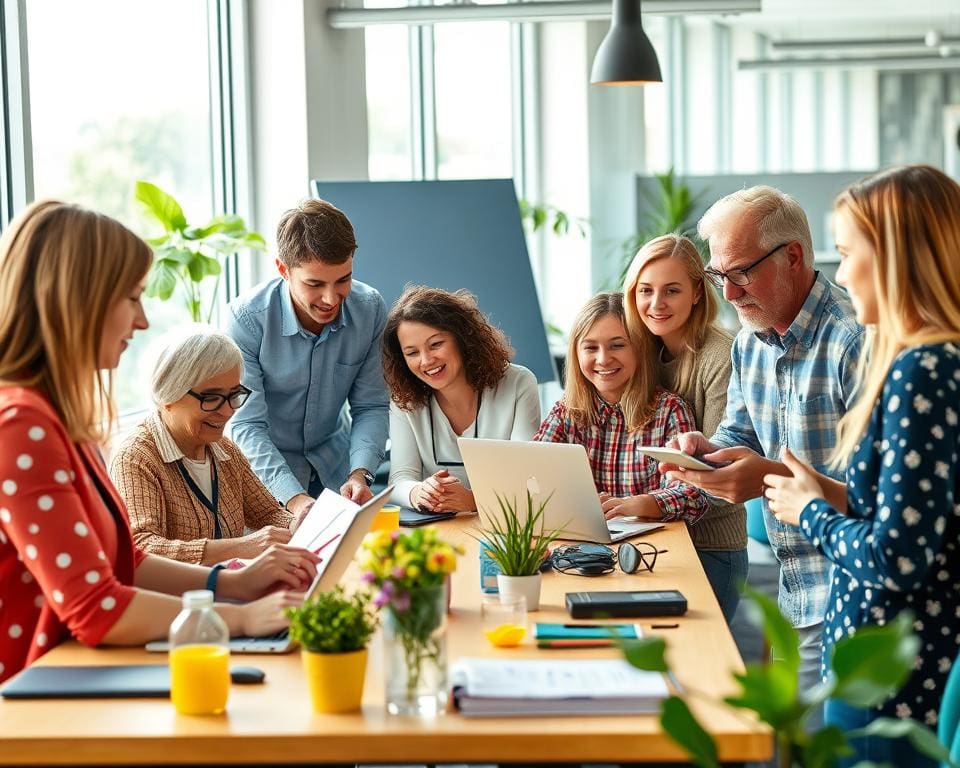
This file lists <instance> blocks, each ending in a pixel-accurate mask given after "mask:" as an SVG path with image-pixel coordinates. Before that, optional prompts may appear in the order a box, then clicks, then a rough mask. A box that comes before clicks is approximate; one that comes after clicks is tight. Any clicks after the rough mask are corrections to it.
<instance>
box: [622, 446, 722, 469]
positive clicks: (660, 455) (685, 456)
mask: <svg viewBox="0 0 960 768" xmlns="http://www.w3.org/2000/svg"><path fill="white" fill-rule="evenodd" d="M637 451H638V452H639V453H642V454H643V455H644V456H649V457H650V458H651V459H656V460H657V461H660V462H663V463H665V464H676V465H677V466H678V467H683V468H684V469H716V468H717V467H716V466H715V465H713V464H708V463H707V462H706V461H704V460H703V459H698V458H696V457H695V456H691V455H690V454H689V453H684V452H683V451H678V450H677V449H676V448H664V447H661V446H656V445H641V446H639V447H638V448H637Z"/></svg>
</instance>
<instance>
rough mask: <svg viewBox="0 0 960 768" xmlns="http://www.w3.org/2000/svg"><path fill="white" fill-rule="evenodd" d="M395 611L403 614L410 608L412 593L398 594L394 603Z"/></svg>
mask: <svg viewBox="0 0 960 768" xmlns="http://www.w3.org/2000/svg"><path fill="white" fill-rule="evenodd" d="M392 605H393V609H394V610H395V611H399V612H400V613H403V612H404V611H406V610H408V609H409V608H410V593H409V592H399V593H397V594H396V595H395V596H394V598H393V601H392Z"/></svg>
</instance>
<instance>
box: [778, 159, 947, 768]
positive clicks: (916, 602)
mask: <svg viewBox="0 0 960 768" xmlns="http://www.w3.org/2000/svg"><path fill="white" fill-rule="evenodd" d="M834 227H835V235H836V241H837V250H838V251H839V252H840V268H839V270H838V271H837V281H838V282H839V283H840V284H841V285H843V286H845V287H846V288H847V290H848V291H849V292H850V297H851V299H852V301H853V305H854V308H855V309H856V313H857V319H858V320H859V321H860V322H862V323H863V324H864V325H866V326H868V327H869V328H870V330H871V335H872V346H871V351H870V354H869V358H868V359H867V360H866V362H865V365H864V367H863V372H864V377H863V381H862V384H861V387H860V391H859V395H858V399H857V401H856V404H855V405H854V407H853V408H851V409H850V410H849V411H848V412H847V415H846V416H845V417H844V418H843V419H842V420H841V422H840V427H839V433H840V435H839V441H838V443H837V448H836V451H835V453H834V455H833V461H834V463H835V464H839V465H842V464H844V463H845V464H846V465H847V482H846V484H842V483H838V482H836V481H831V480H829V479H828V478H825V477H823V476H822V475H820V474H817V473H816V472H814V471H813V470H812V469H811V468H810V467H808V466H807V465H806V464H804V463H802V462H800V461H798V460H797V459H796V458H795V457H793V456H792V455H791V454H789V452H788V453H787V455H786V456H785V463H786V465H787V466H788V467H789V469H790V470H791V471H792V472H793V477H789V478H788V477H779V476H774V475H767V476H766V477H765V478H764V482H765V483H766V485H767V486H769V487H768V490H767V492H766V495H767V498H768V499H769V501H770V509H771V511H772V512H773V513H774V514H775V515H776V516H777V518H778V519H780V520H781V521H783V522H785V523H788V524H791V525H797V526H799V528H800V530H801V532H802V533H803V534H804V535H805V536H806V537H807V538H808V539H810V541H811V542H812V543H813V544H814V546H816V547H817V548H818V549H819V550H820V552H822V553H823V555H825V556H826V557H827V558H829V559H830V560H831V561H832V562H833V564H834V579H833V584H832V587H831V595H830V600H828V603H827V604H828V606H829V607H828V610H827V614H826V616H825V619H824V643H823V653H824V659H825V660H827V659H829V658H830V654H831V653H832V651H833V645H834V643H835V642H836V641H837V640H839V639H840V638H842V637H844V636H846V635H851V634H853V633H854V632H856V631H857V629H859V628H860V627H863V626H865V625H868V624H874V623H880V624H883V623H886V622H888V621H890V620H892V619H893V618H894V617H895V616H897V615H898V614H899V613H901V612H903V611H911V612H913V613H914V614H915V622H914V627H915V629H916V632H917V635H918V636H919V639H920V654H919V657H918V658H917V660H916V663H915V666H914V671H913V672H912V674H911V675H910V677H909V678H908V680H907V682H906V684H905V685H904V686H903V687H902V688H901V689H900V691H899V692H898V693H897V694H896V695H894V696H893V697H892V698H890V699H889V700H887V701H886V702H884V703H883V704H881V705H880V706H878V707H876V708H874V709H869V710H861V709H855V708H853V707H851V706H850V705H848V704H846V703H844V702H842V701H840V700H830V701H828V702H827V706H826V720H827V722H828V724H832V725H835V726H838V727H840V728H842V729H843V730H845V731H849V730H852V729H855V728H859V727H863V726H865V725H867V724H868V723H869V722H870V721H872V720H873V719H874V718H876V717H880V716H888V717H912V718H914V719H916V720H920V721H923V722H926V723H927V724H928V725H934V724H935V723H936V721H937V714H938V710H939V708H940V701H941V697H942V695H943V691H944V688H945V686H946V681H947V675H948V673H949V671H950V667H951V665H952V664H953V663H954V659H955V658H956V657H957V650H958V645H960V590H958V588H957V584H958V583H960V557H958V554H960V517H958V516H957V514H956V510H957V506H956V505H957V496H958V493H960V470H958V455H960V424H958V421H960V418H958V416H960V185H958V184H957V183H956V182H955V181H953V180H952V179H950V178H949V177H948V176H946V175H945V174H943V173H942V172H940V171H938V170H937V169H935V168H931V167H929V166H924V165H914V166H905V167H900V168H894V169H891V170H888V171H884V172H881V173H878V174H876V175H874V176H871V177H869V178H867V179H865V180H864V181H862V182H860V183H858V184H856V185H854V186H852V187H850V188H849V189H847V190H846V191H844V192H843V193H841V195H840V196H839V197H838V198H837V201H836V204H835V217H834ZM853 746H854V748H855V750H856V754H855V755H854V756H852V757H851V758H850V759H849V761H846V762H845V763H844V764H850V765H852V764H853V763H855V762H857V761H858V760H864V759H867V760H873V761H874V762H886V763H889V764H893V765H910V766H928V765H929V766H933V765H935V763H934V762H933V761H931V760H929V759H928V758H926V757H924V756H922V755H919V754H917V753H916V752H914V750H913V749H912V747H911V746H910V744H909V743H907V742H906V741H904V740H895V741H886V740H884V739H878V738H871V739H865V740H864V739H858V740H854V742H853Z"/></svg>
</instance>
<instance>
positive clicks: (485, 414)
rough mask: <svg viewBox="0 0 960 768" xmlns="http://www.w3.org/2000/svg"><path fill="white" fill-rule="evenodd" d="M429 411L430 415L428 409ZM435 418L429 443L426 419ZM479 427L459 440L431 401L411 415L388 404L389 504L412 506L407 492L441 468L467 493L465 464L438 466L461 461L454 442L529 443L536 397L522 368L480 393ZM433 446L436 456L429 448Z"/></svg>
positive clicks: (536, 418)
mask: <svg viewBox="0 0 960 768" xmlns="http://www.w3.org/2000/svg"><path fill="white" fill-rule="evenodd" d="M428 408H430V409H431V411H428V410H427V409H428ZM431 412H432V414H433V430H434V435H433V441H431V439H430V415H431ZM477 418H478V421H479V423H472V424H470V425H468V426H467V428H466V429H465V430H463V432H461V433H460V434H459V435H458V434H457V433H456V432H454V431H453V427H451V426H450V422H449V421H448V420H447V417H446V416H445V415H444V413H443V411H442V410H440V406H439V405H437V402H436V399H435V398H433V397H431V398H430V401H429V402H428V403H427V405H425V406H422V407H420V408H417V409H416V410H414V411H404V410H401V409H400V408H399V407H398V406H397V405H396V404H395V403H391V404H390V483H391V484H393V486H394V489H393V493H392V494H391V495H390V501H391V502H392V503H394V504H401V505H403V506H410V491H412V490H413V487H414V486H415V485H416V484H417V483H419V482H420V481H421V480H423V478H424V477H427V476H429V475H432V474H433V473H434V472H437V471H438V470H440V469H446V470H447V471H448V472H449V473H450V474H451V475H452V476H453V477H456V478H459V480H460V482H462V483H463V484H464V485H465V486H466V487H467V488H469V487H470V485H469V482H468V481H467V473H466V471H465V470H464V468H463V465H462V464H461V465H460V466H454V467H442V466H440V465H439V464H438V463H437V462H460V461H462V459H461V458H460V449H459V447H458V446H457V438H458V437H473V435H474V432H476V434H477V437H485V438H488V439H491V440H530V438H532V437H533V436H534V435H535V434H536V432H537V429H538V428H539V427H540V393H539V392H538V390H537V379H536V377H535V376H534V375H533V374H532V373H531V372H530V371H529V370H527V369H526V368H524V367H523V366H522V365H513V364H511V365H510V367H509V368H507V371H506V373H504V375H503V378H502V379H500V381H499V382H497V385H496V386H494V387H491V388H489V389H485V390H484V391H483V395H482V397H481V402H480V413H479V414H478V417H477ZM434 445H436V451H437V452H436V456H434V453H433V448H434Z"/></svg>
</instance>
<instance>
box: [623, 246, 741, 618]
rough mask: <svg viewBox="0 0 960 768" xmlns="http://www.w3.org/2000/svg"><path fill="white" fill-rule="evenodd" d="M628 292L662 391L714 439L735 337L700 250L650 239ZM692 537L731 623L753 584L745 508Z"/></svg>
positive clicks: (708, 517)
mask: <svg viewBox="0 0 960 768" xmlns="http://www.w3.org/2000/svg"><path fill="white" fill-rule="evenodd" d="M623 294H624V304H625V309H626V316H627V326H628V327H629V329H630V331H631V333H636V334H641V335H646V336H647V337H648V338H651V337H652V342H653V344H654V347H655V348H656V349H657V350H658V351H659V361H660V370H659V375H660V383H661V385H662V386H663V387H664V388H666V389H668V390H670V391H671V392H675V393H676V394H678V395H679V396H680V397H682V398H683V399H684V400H685V401H686V402H687V403H689V404H690V406H691V407H692V408H693V411H694V416H695V418H696V421H697V428H698V429H699V430H700V431H701V432H703V433H704V434H707V435H710V434H713V430H714V429H716V427H717V425H718V424H719V423H720V420H721V418H722V417H723V412H724V409H725V407H726V403H727V383H728V382H729V381H730V370H731V363H730V347H731V345H732V344H733V337H732V336H731V335H730V334H728V333H727V332H726V331H724V330H722V329H721V328H719V327H718V326H717V325H716V324H715V321H716V317H717V299H716V297H715V296H714V293H713V290H712V289H711V288H710V287H709V285H708V284H707V283H706V282H705V281H704V273H703V261H702V260H701V258H700V254H699V252H698V251H697V248H696V246H695V245H694V244H693V242H692V241H691V240H690V239H689V238H686V237H683V236H682V235H664V236H663V237H658V238H656V239H654V240H651V241H650V242H649V243H647V244H646V245H644V246H643V248H641V249H640V251H639V252H638V253H637V255H636V256H635V257H634V259H633V263H632V264H631V265H630V269H629V270H628V271H627V277H626V281H625V282H624V286H623ZM690 535H691V537H692V538H693V543H694V545H695V546H696V547H697V553H698V554H699V556H700V562H701V564H702V565H703V569H704V571H706V574H707V579H708V580H709V581H710V585H711V586H712V587H713V591H714V593H715V594H716V596H717V600H718V601H719V603H720V608H721V610H722V611H723V615H724V618H726V620H727V621H728V622H729V621H730V620H731V619H732V618H733V615H734V613H735V612H736V610H737V603H738V602H739V600H740V589H739V588H740V583H741V582H743V581H744V580H745V579H746V578H747V524H746V513H745V511H744V508H743V505H742V504H729V503H727V502H723V501H714V502H713V503H712V504H711V505H710V509H709V510H708V511H707V513H706V514H705V515H704V517H703V518H701V519H700V521H699V522H698V523H697V524H696V525H695V526H692V527H691V528H690Z"/></svg>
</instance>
